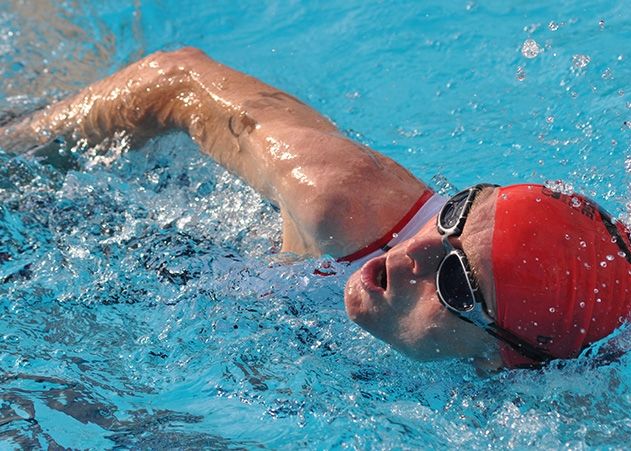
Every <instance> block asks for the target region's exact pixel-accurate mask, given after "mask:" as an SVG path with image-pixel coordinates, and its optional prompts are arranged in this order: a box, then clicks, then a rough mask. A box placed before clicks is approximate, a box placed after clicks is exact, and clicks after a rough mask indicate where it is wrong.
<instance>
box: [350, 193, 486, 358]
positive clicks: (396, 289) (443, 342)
mask: <svg viewBox="0 0 631 451" xmlns="http://www.w3.org/2000/svg"><path fill="white" fill-rule="evenodd" d="M496 198H497V189H495V188H487V189H485V190H484V191H483V192H481V193H480V194H479V195H478V197H477V198H476V201H475V203H474V204H473V207H472V209H471V212H470V213H469V216H468V218H467V222H466V224H465V228H464V231H463V233H462V235H461V236H460V237H450V238H449V240H450V242H451V243H452V244H453V245H454V247H456V248H459V249H462V250H463V251H464V252H465V254H466V255H467V258H468V259H469V263H470V264H471V266H472V268H473V270H474V273H475V275H476V277H477V279H478V282H479V285H480V289H481V291H482V294H483V296H484V298H485V300H486V302H487V305H488V308H489V310H490V312H491V314H492V312H493V310H494V308H495V292H494V281H493V272H492V264H491V241H492V233H493V218H494V212H495V202H496ZM441 240H442V237H441V235H440V234H439V233H438V230H437V229H436V218H435V217H434V218H433V219H431V220H430V221H429V222H428V223H427V224H425V226H424V227H423V228H422V229H421V230H420V231H419V232H418V233H417V234H416V235H415V236H414V237H412V238H410V239H409V240H407V241H404V242H402V243H400V244H399V245H397V246H395V247H394V248H392V249H391V250H390V251H388V252H387V253H386V254H385V255H383V256H380V257H376V258H374V259H372V260H369V261H368V262H366V263H365V264H364V265H363V266H362V268H360V269H359V270H358V271H356V272H355V273H354V274H353V275H352V276H351V277H350V279H349V280H348V282H347V284H346V289H345V293H344V302H345V305H346V311H347V312H348V315H349V317H350V318H351V319H352V320H353V321H355V322H356V323H357V324H359V325H360V326H361V327H363V328H364V329H366V330H367V331H368V332H370V333H371V334H373V335H374V336H376V337H377V338H379V339H381V340H383V341H385V342H387V343H389V344H390V345H392V346H393V347H395V348H396V349H398V350H399V351H401V352H403V353H404V354H406V355H408V356H410V357H412V358H414V359H417V360H436V359H441V358H449V357H473V358H485V359H492V360H493V359H496V358H497V357H498V345H497V342H496V341H495V339H493V338H492V337H491V336H489V335H488V334H487V333H486V332H484V331H483V330H481V329H480V328H478V327H477V326H474V325H472V324H469V323H467V322H465V321H463V320H461V319H460V318H458V317H456V316H455V315H454V314H452V313H451V312H449V311H448V310H447V309H446V308H445V307H444V306H443V305H442V304H441V303H440V301H439V299H438V295H437V293H436V272H437V270H438V266H439V265H440V263H441V261H442V260H443V258H444V256H445V254H446V252H445V250H444V247H443V244H442V241H441Z"/></svg>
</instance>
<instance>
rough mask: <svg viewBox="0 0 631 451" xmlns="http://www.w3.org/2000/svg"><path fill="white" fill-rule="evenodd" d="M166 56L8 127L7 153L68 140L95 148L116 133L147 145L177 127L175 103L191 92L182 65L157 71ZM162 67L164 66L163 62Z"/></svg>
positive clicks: (3, 137) (3, 141) (151, 59)
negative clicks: (149, 140)
mask: <svg viewBox="0 0 631 451" xmlns="http://www.w3.org/2000/svg"><path fill="white" fill-rule="evenodd" d="M161 60H167V58H165V54H163V53H157V54H154V55H151V56H149V57H147V58H145V59H143V60H141V61H139V62H137V63H135V64H132V65H130V66H128V67H127V68H125V69H123V70H121V71H119V72H117V73H116V74H114V75H112V76H110V77H108V78H106V79H104V80H101V81H98V82H96V83H94V84H92V85H90V86H89V87H87V88H85V89H83V90H82V91H81V92H79V93H78V94H77V95H75V96H73V97H71V98H68V99H65V100H62V101H60V102H57V103H55V104H52V105H50V106H48V107H47V108H46V109H44V110H41V111H38V112H36V113H35V114H33V115H32V116H30V117H28V118H26V119H23V120H22V121H20V122H18V123H15V124H11V125H10V126H8V127H5V128H4V129H3V130H2V133H1V134H0V135H1V136H0V144H3V147H5V149H7V150H28V148H29V147H35V146H38V145H41V144H45V143H46V142H48V141H49V140H51V139H53V138H55V137H59V136H63V137H65V138H66V139H68V140H70V141H75V140H76V139H79V138H82V139H86V140H87V141H88V143H90V144H96V143H98V142H100V141H102V140H103V139H104V138H107V137H110V136H112V134H113V133H115V132H117V131H126V132H128V133H130V134H131V135H132V137H133V138H134V139H135V140H137V141H142V140H144V139H147V138H149V137H151V136H154V135H155V134H156V133H159V132H160V131H164V130H166V129H169V128H171V127H174V126H182V125H183V124H178V123H175V122H174V119H175V118H174V117H173V115H172V114H171V113H172V111H171V108H172V105H173V103H174V101H175V99H176V98H177V95H178V94H179V93H181V92H184V93H185V92H187V91H188V89H189V88H188V86H187V81H188V80H187V79H186V77H185V76H184V74H183V71H181V70H179V68H178V67H172V66H173V65H172V64H171V67H168V68H161V69H157V68H156V67H155V66H156V65H157V64H158V61H161ZM162 66H163V67H164V66H165V64H164V62H162Z"/></svg>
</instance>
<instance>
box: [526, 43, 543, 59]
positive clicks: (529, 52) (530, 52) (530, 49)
mask: <svg viewBox="0 0 631 451" xmlns="http://www.w3.org/2000/svg"><path fill="white" fill-rule="evenodd" d="M542 51H543V49H542V48H541V47H539V44H537V41H535V40H534V39H526V40H525V41H524V43H523V44H522V46H521V54H522V55H524V56H525V57H526V58H529V59H532V58H535V57H536V56H537V55H539V53H541V52H542Z"/></svg>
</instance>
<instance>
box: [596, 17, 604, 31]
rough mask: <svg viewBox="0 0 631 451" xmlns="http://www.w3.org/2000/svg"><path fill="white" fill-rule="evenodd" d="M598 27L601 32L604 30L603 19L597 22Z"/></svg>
mask: <svg viewBox="0 0 631 451" xmlns="http://www.w3.org/2000/svg"><path fill="white" fill-rule="evenodd" d="M598 26H599V27H600V29H601V30H604V29H605V19H600V20H599V21H598Z"/></svg>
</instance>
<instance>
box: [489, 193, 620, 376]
mask: <svg viewBox="0 0 631 451" xmlns="http://www.w3.org/2000/svg"><path fill="white" fill-rule="evenodd" d="M492 244H493V246H492V260H493V273H494V278H495V296H496V302H497V312H496V315H497V323H498V325H499V326H501V327H502V328H504V329H507V330H509V331H511V332H512V333H513V334H515V335H517V336H518V337H520V338H521V339H523V340H525V341H526V342H528V343H530V344H532V345H533V346H535V347H538V348H541V349H544V350H545V351H547V352H548V353H549V354H550V355H552V356H554V357H557V358H570V357H575V356H577V355H578V354H579V353H580V351H581V350H582V349H583V348H584V347H586V346H587V345H589V344H590V343H593V342H595V341H597V340H599V339H601V338H603V337H605V336H607V335H608V334H609V333H611V332H612V331H613V330H614V329H615V328H617V327H618V326H619V325H620V324H622V323H623V322H625V321H626V320H628V319H629V318H631V255H630V252H629V249H631V234H630V232H629V229H628V228H626V227H625V226H624V225H623V224H622V223H620V222H616V221H614V220H612V219H611V216H610V215H609V214H608V213H607V212H606V211H605V210H603V209H602V208H600V207H599V206H598V205H597V204H596V203H594V202H592V201H590V200H589V199H586V198H585V197H583V196H580V195H577V194H570V195H568V194H561V193H557V192H554V191H551V190H550V189H548V188H546V187H544V186H541V185H513V186H507V187H504V188H500V189H499V193H498V198H497V203H496V210H495V227H494V231H493V243H492ZM501 354H502V359H503V361H504V364H505V365H507V366H509V367H515V366H521V365H529V364H532V363H533V362H532V361H530V360H529V359H527V358H525V357H523V356H521V355H520V354H518V353H517V352H515V351H514V350H513V349H512V348H511V347H509V346H508V345H504V344H502V348H501Z"/></svg>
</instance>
